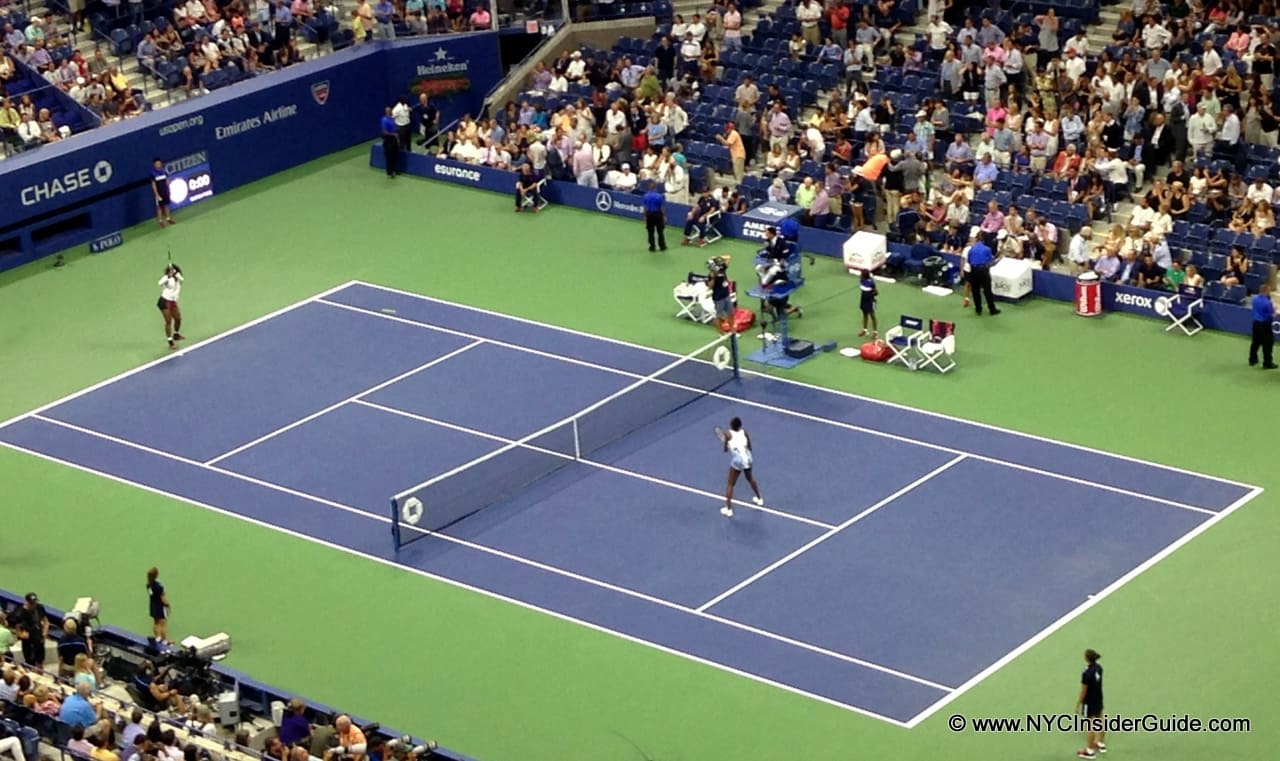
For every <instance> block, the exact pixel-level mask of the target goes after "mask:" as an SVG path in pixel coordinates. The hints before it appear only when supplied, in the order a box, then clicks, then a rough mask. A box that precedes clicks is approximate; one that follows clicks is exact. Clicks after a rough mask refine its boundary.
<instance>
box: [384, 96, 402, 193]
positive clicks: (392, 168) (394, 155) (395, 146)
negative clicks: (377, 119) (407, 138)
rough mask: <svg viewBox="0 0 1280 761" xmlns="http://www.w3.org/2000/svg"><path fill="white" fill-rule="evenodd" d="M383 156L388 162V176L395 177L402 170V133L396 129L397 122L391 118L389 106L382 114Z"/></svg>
mask: <svg viewBox="0 0 1280 761" xmlns="http://www.w3.org/2000/svg"><path fill="white" fill-rule="evenodd" d="M381 127H382V156H383V158H385V159H386V160H387V176H388V177H395V176H396V171H397V170H398V169H399V168H400V131H399V130H398V129H396V120H395V118H394V117H393V116H391V106H387V108H386V110H385V111H383V114H382V122H381Z"/></svg>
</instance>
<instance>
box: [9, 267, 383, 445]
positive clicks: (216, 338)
mask: <svg viewBox="0 0 1280 761" xmlns="http://www.w3.org/2000/svg"><path fill="white" fill-rule="evenodd" d="M353 285H360V281H359V280H348V281H347V282H345V283H342V284H341V285H335V286H334V287H332V288H330V289H329V290H327V291H322V292H320V293H317V294H316V295H314V296H310V297H308V298H305V299H303V300H302V301H295V302H294V303H292V304H289V305H287V306H283V307H281V308H279V309H277V310H276V311H274V312H268V313H267V314H264V315H262V316H261V317H256V318H254V319H252V320H250V321H248V322H246V323H244V324H243V325H237V326H235V327H234V328H231V329H230V330H224V331H223V332H221V333H218V334H217V335H213V336H210V337H208V338H205V339H202V340H200V341H196V342H195V343H193V344H190V345H188V346H184V347H183V348H182V349H181V350H179V351H175V352H170V353H169V354H166V355H165V356H163V357H159V358H157V359H153V360H151V361H150V362H146V363H144V364H141V365H138V366H137V367H135V368H133V369H131V370H125V371H124V372H122V373H119V374H118V375H113V376H111V377H110V378H107V379H106V380H100V381H98V382H97V383H95V384H93V385H92V386H86V387H85V388H82V389H80V390H79V391H74V392H72V393H70V394H67V395H66V396H63V397H60V398H58V399H54V400H53V401H52V402H48V403H47V404H43V405H41V406H39V407H36V408H35V409H34V410H30V411H27V412H24V413H22V414H21V415H17V416H15V417H11V418H9V419H8V420H6V421H4V422H3V423H0V428H5V427H6V426H10V425H12V424H14V423H16V422H18V421H19V420H22V419H23V418H25V417H27V416H29V415H35V414H38V413H41V412H44V411H46V410H48V409H51V408H53V407H57V406H58V405H60V404H65V403H66V402H69V401H71V400H72V399H78V398H79V397H82V396H84V395H85V394H88V393H91V392H93V391H97V390H98V389H100V388H103V387H104V386H110V385H111V384H113V383H115V382H116V381H121V380H124V379H125V378H128V377H129V376H131V375H136V374H137V373H140V372H142V371H143V370H150V369H151V368H153V367H155V366H156V365H160V364H163V363H165V362H170V361H173V360H175V359H178V358H180V357H182V355H184V354H186V353H187V352H191V351H195V350H196V349H203V348H205V347H206V346H209V345H210V344H213V343H216V342H218V341H221V340H222V339H224V338H229V337H230V336H233V335H235V334H236V333H239V332H241V331H244V330H248V329H249V328H252V327H253V326H255V325H261V324H262V323H264V322H266V321H267V320H273V319H275V318H277V317H279V316H281V315H284V314H287V313H289V312H292V311H293V310H295V309H298V308H299V307H304V306H306V305H308V304H311V303H314V302H316V301H319V300H320V299H323V298H324V297H325V296H328V295H330V294H332V293H337V292H338V291H341V290H342V289H344V288H349V287H351V286H353Z"/></svg>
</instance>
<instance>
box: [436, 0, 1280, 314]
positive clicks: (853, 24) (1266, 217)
mask: <svg viewBox="0 0 1280 761" xmlns="http://www.w3.org/2000/svg"><path fill="white" fill-rule="evenodd" d="M1041 7H1042V8H1043V12H1041V13H1036V14H1032V13H1023V14H1020V15H1018V16H1014V15H1013V14H1010V13H1008V12H992V11H988V10H984V9H981V8H973V9H970V8H969V7H968V6H966V5H965V4H963V3H951V4H948V5H947V6H946V7H942V4H940V3H931V4H930V6H929V8H927V9H926V10H925V12H924V14H923V15H922V16H921V18H920V19H919V21H920V22H921V26H922V33H921V34H920V35H919V36H918V37H916V38H915V39H910V38H908V35H907V34H904V33H903V31H902V19H901V17H900V14H898V13H896V11H895V7H894V2H893V0H877V2H875V3H874V4H870V5H845V4H842V3H838V2H836V3H828V4H827V5H826V7H823V6H822V5H821V4H819V3H818V2H817V0H799V2H798V3H796V4H795V5H794V6H784V8H782V9H780V11H779V13H778V14H776V16H775V18H774V21H773V24H772V33H773V34H774V35H775V36H777V35H778V33H779V30H783V33H782V39H780V40H769V39H766V40H765V42H766V43H768V42H778V43H779V44H778V45H777V46H776V47H774V48H772V49H774V50H776V51H777V55H778V56H780V58H778V59H775V60H773V61H771V62H770V65H771V66H774V67H776V68H778V69H786V68H787V67H788V66H792V67H793V68H792V69H791V70H793V71H799V72H800V76H802V77H804V76H812V72H814V71H816V70H818V69H819V67H823V66H828V65H832V64H834V65H835V67H836V69H837V71H838V75H839V76H838V77H837V78H836V81H835V82H834V83H831V86H828V87H826V88H825V98H824V99H822V100H818V99H816V98H811V99H802V98H801V97H799V96H800V93H797V92H793V91H789V90H784V89H783V88H781V87H779V82H778V81H777V80H776V79H773V80H772V81H770V82H769V83H768V84H767V85H759V84H757V83H756V81H755V78H754V76H753V74H755V73H757V72H758V70H756V71H752V70H750V69H746V70H744V69H741V68H737V65H738V64H737V62H738V60H740V57H741V51H743V50H746V49H751V48H749V47H747V45H750V44H751V43H753V42H754V43H755V45H754V47H755V48H757V49H758V47H759V34H758V33H757V34H756V35H753V36H754V37H756V39H755V40H752V38H750V37H748V38H746V40H744V36H743V34H742V29H743V23H742V13H741V11H740V9H738V8H737V7H736V6H735V4H734V3H733V2H729V0H716V2H715V3H714V4H713V5H712V7H711V8H710V9H708V10H707V11H706V12H705V13H702V14H699V15H694V16H692V17H691V18H690V19H688V20H687V21H686V19H684V18H682V17H680V16H679V15H677V16H676V17H675V19H674V23H672V24H671V25H670V26H669V27H665V26H664V27H661V28H660V29H659V32H658V33H657V34H656V35H655V39H656V40H657V42H656V44H646V46H645V49H644V53H643V54H638V53H636V51H635V50H634V49H631V48H625V47H622V48H615V50H614V51H613V52H612V53H606V52H596V51H591V50H583V51H576V52H565V53H563V54H561V55H560V56H559V57H557V58H556V59H554V60H549V61H545V62H542V63H539V64H538V65H537V66H536V68H535V69H534V71H533V73H532V75H531V79H530V81H529V82H528V89H527V91H526V92H524V93H522V95H521V97H520V99H519V100H518V101H516V102H512V103H508V104H507V106H506V108H505V109H503V110H502V111H501V112H500V113H498V114H495V115H494V118H493V119H490V120H483V121H481V122H471V121H466V122H464V124H463V125H460V126H459V128H458V129H457V130H454V131H452V132H451V134H449V135H447V136H446V139H445V141H444V142H443V143H442V144H441V146H440V147H439V148H438V150H439V151H440V152H442V153H444V154H445V155H448V156H450V157H452V158H455V159H458V160H461V161H469V162H474V163H483V164H489V165H492V166H499V167H518V166H520V165H522V164H526V163H527V164H529V165H530V167H531V169H532V171H533V173H534V174H535V175H540V174H546V175H550V176H554V177H558V178H560V179H565V180H570V181H576V182H578V183H580V184H586V185H593V186H594V185H596V184H601V185H608V186H613V187H618V188H620V189H624V190H628V189H633V188H637V189H644V188H645V187H647V183H646V181H649V180H652V181H653V182H655V183H657V184H658V185H660V186H661V187H662V188H663V189H664V190H665V191H666V192H667V194H668V197H669V198H671V199H672V200H676V201H680V202H683V203H688V202H689V200H690V199H691V197H692V195H691V192H692V193H693V194H696V192H697V191H698V190H700V189H701V186H702V184H703V182H701V181H699V179H698V177H697V170H696V169H692V167H691V161H690V159H689V151H688V149H689V148H690V147H692V146H696V145H699V144H701V143H703V142H704V141H705V142H708V143H711V144H712V145H713V146H714V145H720V146H723V147H724V148H727V149H728V157H727V160H725V161H724V162H723V164H722V165H720V166H717V167H716V168H717V169H718V170H719V171H720V173H721V179H720V181H719V182H718V183H717V182H715V181H714V180H713V181H712V183H711V184H713V185H716V184H719V185H723V186H724V187H723V189H721V188H719V187H717V188H715V191H716V193H717V196H718V197H722V198H724V199H727V198H729V197H736V198H740V199H748V200H749V202H750V203H757V202H760V201H764V200H772V201H779V202H790V203H794V204H797V205H800V206H802V207H804V209H805V214H804V222H805V223H806V224H811V225H817V226H829V227H833V228H835V229H841V230H857V229H862V228H867V227H873V226H879V228H880V229H886V227H887V229H889V230H890V232H891V233H893V234H895V235H900V236H902V237H904V238H905V239H909V240H914V239H923V240H926V241H927V242H930V243H932V244H933V245H935V246H936V247H938V248H943V249H950V250H958V249H962V248H963V247H964V246H965V245H966V244H967V241H968V237H969V236H968V233H969V228H970V227H972V226H977V227H980V228H981V231H982V232H983V233H984V234H986V235H988V236H989V237H990V242H991V244H992V245H993V247H994V248H997V249H998V250H999V251H1000V252H1001V253H1002V254H1003V255H1006V256H1016V257H1027V258H1033V259H1035V260H1038V261H1039V262H1040V263H1041V266H1044V267H1050V266H1059V265H1057V262H1059V261H1061V262H1062V265H1060V266H1063V267H1066V268H1068V269H1074V270H1077V271H1078V270H1080V269H1083V268H1091V269H1096V270H1097V271H1098V272H1099V273H1100V274H1101V275H1102V276H1103V277H1106V278H1108V279H1110V280H1113V281H1116V282H1119V281H1125V282H1129V283H1134V284H1142V285H1146V286H1154V285H1159V286H1161V287H1173V286H1174V285H1176V284H1177V283H1178V282H1181V278H1183V277H1187V276H1188V273H1189V277H1190V279H1191V280H1192V281H1195V280H1196V279H1197V278H1199V277H1204V276H1206V275H1207V276H1209V277H1211V278H1213V279H1216V280H1218V281H1219V282H1221V283H1223V284H1224V285H1235V284H1239V285H1248V286H1249V287H1250V290H1255V289H1256V287H1257V285H1258V284H1259V283H1260V282H1262V280H1264V279H1269V278H1270V277H1271V258H1272V257H1273V255H1274V253H1275V251H1274V249H1275V237H1274V236H1275V235H1276V232H1277V231H1276V219H1275V212H1274V210H1273V203H1274V202H1275V201H1276V200H1277V199H1274V198H1273V197H1272V196H1273V191H1272V183H1273V181H1274V180H1273V178H1276V177H1280V174H1277V172H1276V160H1277V159H1278V158H1280V151H1274V150H1272V149H1275V148H1276V146H1277V145H1278V140H1277V136H1278V133H1280V114H1277V113H1276V112H1275V111H1274V106H1273V100H1272V88H1273V86H1274V67H1275V55H1276V49H1275V45H1274V42H1273V39H1272V32H1271V30H1270V28H1269V25H1268V22H1267V21H1264V20H1261V19H1256V18H1253V17H1252V16H1251V15H1247V14H1254V15H1258V14H1260V15H1261V16H1269V14H1271V13H1273V12H1274V10H1275V9H1274V8H1271V7H1270V6H1268V5H1267V4H1266V3H1253V4H1249V5H1248V7H1246V6H1244V5H1241V4H1239V3H1235V2H1233V1H1232V0H1224V2H1221V3H1217V4H1206V5H1204V6H1201V5H1199V4H1188V3H1186V2H1183V1H1182V0H1179V2H1176V3H1172V4H1170V5H1160V4H1157V3H1154V2H1150V0H1135V1H1134V2H1133V3H1132V6H1131V7H1129V8H1127V9H1125V12H1124V13H1123V14H1122V17H1121V20H1120V22H1119V25H1118V27H1117V29H1116V30H1115V31H1114V34H1113V35H1112V38H1111V44H1110V45H1108V46H1106V47H1105V48H1104V49H1095V46H1091V45H1090V42H1089V40H1088V35H1087V34H1086V32H1085V30H1084V27H1083V25H1082V24H1080V23H1079V22H1078V21H1075V20H1064V19H1061V18H1059V16H1058V15H1057V13H1056V11H1055V10H1054V8H1053V7H1051V6H1047V5H1042V6H1041ZM1251 19H1252V20H1251ZM1073 22H1074V23H1073ZM744 42H745V43H746V44H744ZM735 56H738V57H737V58H735ZM761 79H765V77H763V76H762V77H761ZM912 80H917V81H918V82H920V83H922V84H923V86H922V87H921V86H918V85H917V86H916V87H914V88H908V89H903V87H902V85H903V83H904V82H910V81H912ZM713 88H714V89H724V88H728V90H729V91H730V92H731V93H732V95H731V98H729V99H727V102H725V101H721V102H722V103H725V105H724V106H723V107H721V106H720V105H717V106H716V107H715V109H714V113H715V114H716V116H717V117H724V118H723V119H722V120H721V119H717V120H716V122H715V123H713V124H710V125H709V124H708V123H707V122H706V120H705V119H704V118H703V117H704V116H705V114H707V113H708V112H709V111H708V109H709V108H710V106H709V105H708V102H709V98H708V97H707V96H708V93H710V92H711V91H712V90H713ZM904 95H907V96H912V97H902V96H904ZM1258 156H1265V157H1266V159H1265V161H1262V162H1259V161H1258ZM696 161H697V163H699V164H704V165H705V164H712V163H715V162H712V161H709V160H707V159H706V157H705V156H702V155H699V156H697V157H696ZM750 175H755V176H754V177H752V176H750ZM1032 188H1035V191H1034V195H1033V196H1031V197H1027V198H1026V199H1025V204H1022V203H1020V202H1022V201H1024V199H1023V198H1021V195H1022V192H1023V191H1030V190H1031V189H1032ZM735 194H736V195H735ZM1015 196H1019V197H1018V198H1015ZM993 204H994V207H993ZM1130 204H1132V211H1131V212H1128V213H1122V210H1123V211H1127V210H1128V209H1129V208H1130ZM1019 206H1021V208H1019ZM1188 224H1195V225H1201V226H1204V227H1205V229H1207V230H1209V231H1214V230H1222V231H1224V233H1240V234H1244V233H1247V234H1249V235H1250V236H1252V237H1253V238H1254V241H1253V243H1250V242H1249V241H1246V240H1244V239H1240V240H1238V241H1236V247H1237V248H1238V249H1239V251H1238V252H1237V254H1236V255H1235V256H1234V257H1228V256H1227V253H1228V252H1227V251H1225V250H1223V251H1220V252H1219V253H1220V254H1221V257H1222V261H1214V262H1209V263H1208V264H1210V265H1212V266H1205V263H1204V262H1201V263H1199V264H1196V263H1195V262H1193V261H1192V259H1191V256H1190V255H1189V254H1195V253H1197V251H1203V250H1204V246H1203V244H1204V240H1198V241H1197V240H1195V239H1194V238H1192V237H1190V236H1188V235H1187V228H1186V225H1188ZM1095 226H1102V227H1104V228H1110V232H1109V233H1107V234H1105V235H1103V234H1099V235H1097V236H1096V238H1095V237H1094V235H1093V228H1094V227H1095ZM1197 229H1199V228H1197ZM1224 240H1225V238H1224ZM1187 249H1192V251H1187ZM1148 259H1150V265H1151V266H1146V265H1147V260H1148ZM1116 260H1118V261H1119V266H1114V262H1115V261H1116ZM1176 260H1181V262H1180V263H1178V262H1177V261H1176ZM1228 260H1229V261H1228ZM1156 268H1159V270H1160V276H1159V277H1156V272H1157V269H1156ZM1250 274H1252V277H1246V276H1247V275H1250Z"/></svg>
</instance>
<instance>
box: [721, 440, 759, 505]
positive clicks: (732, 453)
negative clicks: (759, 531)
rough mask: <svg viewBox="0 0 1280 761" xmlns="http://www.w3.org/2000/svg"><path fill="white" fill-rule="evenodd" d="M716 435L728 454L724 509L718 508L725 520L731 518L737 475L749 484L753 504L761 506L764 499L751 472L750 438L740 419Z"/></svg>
mask: <svg viewBox="0 0 1280 761" xmlns="http://www.w3.org/2000/svg"><path fill="white" fill-rule="evenodd" d="M716 435H717V436H719V437H720V441H721V442H723V443H724V451H726V452H728V453H729V482H728V484H727V485H726V487H725V492H724V507H722V508H720V514H721V515H723V516H725V517H726V518H732V517H733V487H734V486H735V485H736V484H737V483H738V475H739V474H742V475H745V476H746V477H747V483H748V484H751V491H753V492H755V497H754V498H753V499H752V501H753V502H755V503H756V504H757V505H763V504H764V497H761V496H760V484H758V483H756V477H755V476H754V475H753V474H752V472H751V465H752V457H751V437H750V436H748V435H747V431H746V429H745V428H743V427H742V420H741V419H740V418H734V419H733V420H730V421H729V430H728V431H723V430H721V429H719V428H717V429H716Z"/></svg>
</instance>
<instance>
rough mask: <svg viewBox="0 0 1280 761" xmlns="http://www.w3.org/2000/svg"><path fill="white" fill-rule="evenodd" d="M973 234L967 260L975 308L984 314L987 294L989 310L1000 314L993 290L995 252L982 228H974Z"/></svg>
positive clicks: (970, 288)
mask: <svg viewBox="0 0 1280 761" xmlns="http://www.w3.org/2000/svg"><path fill="white" fill-rule="evenodd" d="M971 236H972V238H971V240H972V243H971V245H970V246H969V253H968V255H967V256H966V261H968V263H969V290H970V291H971V292H972V293H973V307H974V310H975V311H976V312H977V313H978V314H982V297H983V296H986V298H987V311H989V312H991V314H993V315H995V314H1000V310H999V309H996V297H995V294H994V293H992V292H991V263H992V262H993V261H995V258H996V257H995V254H994V253H993V252H992V251H991V246H990V245H988V244H987V242H986V240H985V239H984V238H983V237H982V230H981V229H979V228H977V227H975V228H973V232H972V233H971Z"/></svg>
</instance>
